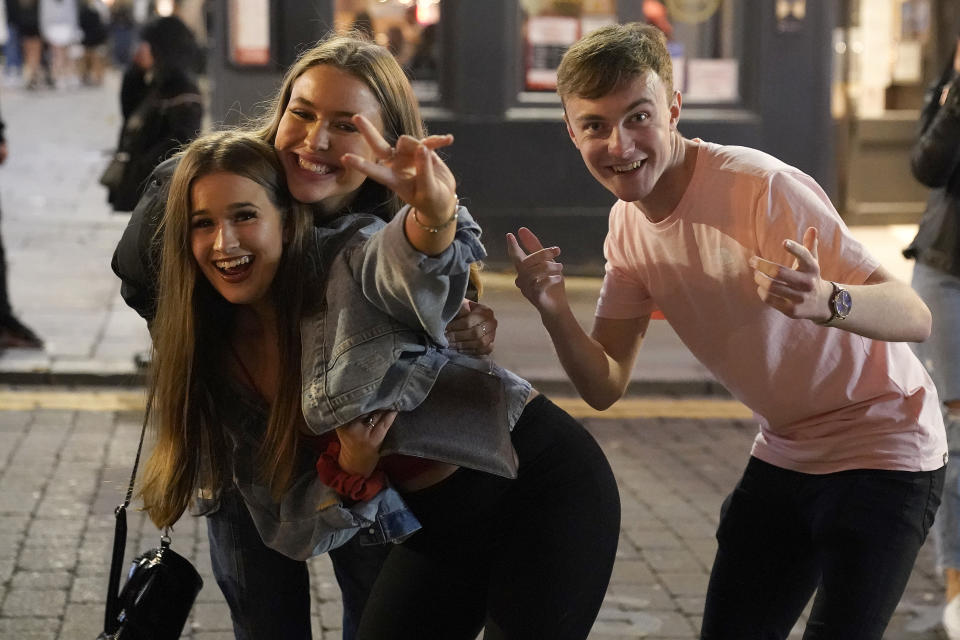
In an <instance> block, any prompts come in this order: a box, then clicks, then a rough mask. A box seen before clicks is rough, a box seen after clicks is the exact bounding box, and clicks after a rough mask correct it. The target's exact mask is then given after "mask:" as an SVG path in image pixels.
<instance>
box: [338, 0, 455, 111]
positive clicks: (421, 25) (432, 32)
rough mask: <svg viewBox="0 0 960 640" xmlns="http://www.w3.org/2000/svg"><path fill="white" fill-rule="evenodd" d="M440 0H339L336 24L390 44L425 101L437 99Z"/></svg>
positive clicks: (387, 44)
mask: <svg viewBox="0 0 960 640" xmlns="http://www.w3.org/2000/svg"><path fill="white" fill-rule="evenodd" d="M439 20H440V0H336V2H335V3H334V25H335V28H336V29H337V30H338V31H347V30H349V29H354V30H357V31H361V32H363V33H366V34H367V35H368V36H369V37H370V38H371V39H372V40H374V41H376V42H377V43H378V44H381V45H383V46H385V47H387V48H388V49H389V50H390V52H391V53H393V55H394V57H395V58H396V59H397V62H399V63H400V65H401V66H402V67H403V68H404V70H406V72H407V74H408V75H409V76H410V79H411V80H412V82H413V89H414V91H415V92H416V94H417V97H418V98H419V99H420V100H421V101H422V102H431V101H434V100H436V99H437V93H438V92H437V79H438V72H439V59H438V53H439V52H438V46H439V42H438V38H437V23H438V22H439Z"/></svg>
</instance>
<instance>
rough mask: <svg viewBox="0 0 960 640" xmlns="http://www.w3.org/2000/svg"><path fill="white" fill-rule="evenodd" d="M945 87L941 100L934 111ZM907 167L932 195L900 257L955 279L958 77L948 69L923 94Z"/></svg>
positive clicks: (959, 209) (959, 267) (958, 261)
mask: <svg viewBox="0 0 960 640" xmlns="http://www.w3.org/2000/svg"><path fill="white" fill-rule="evenodd" d="M948 85H949V87H950V92H949V93H948V95H947V100H946V102H945V103H944V104H943V106H940V95H941V94H942V93H943V88H944V87H945V86H948ZM910 167H911V169H912V170H913V175H914V176H915V177H916V179H917V180H919V181H920V182H921V183H923V184H925V185H926V186H928V187H930V188H931V189H933V191H931V192H930V198H929V200H928V201H927V210H926V211H925V212H924V214H923V218H922V219H921V220H920V228H919V230H918V231H917V236H916V237H915V238H914V239H913V242H911V243H910V246H909V247H907V248H906V249H905V250H904V251H903V255H905V256H906V257H908V258H915V259H916V260H917V261H918V262H922V263H923V264H925V265H928V266H930V267H933V268H936V269H940V270H941V271H944V272H947V273H950V274H953V275H955V276H958V277H960V76H957V74H955V73H954V72H953V68H952V65H951V67H950V68H949V69H948V70H947V71H946V72H944V74H943V76H941V78H940V80H939V81H938V82H936V83H934V84H933V85H931V86H930V88H929V89H928V90H927V95H926V102H925V104H924V108H923V112H922V115H921V118H920V135H919V137H918V139H917V142H916V143H915V144H914V147H913V154H912V156H911V159H910Z"/></svg>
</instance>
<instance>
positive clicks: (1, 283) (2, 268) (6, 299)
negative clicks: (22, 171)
mask: <svg viewBox="0 0 960 640" xmlns="http://www.w3.org/2000/svg"><path fill="white" fill-rule="evenodd" d="M3 130H4V124H3V120H0V164H3V163H4V162H5V161H6V160H7V140H6V138H5V137H4V135H3ZM8 348H19V349H43V340H41V339H40V338H39V337H38V336H37V334H36V333H34V332H33V330H32V329H30V327H28V326H26V325H25V324H23V322H21V321H20V319H19V318H17V317H16V316H15V315H14V314H13V309H12V308H11V306H10V296H9V294H8V292H7V259H6V254H5V252H4V248H3V238H2V237H0V350H3V349H8Z"/></svg>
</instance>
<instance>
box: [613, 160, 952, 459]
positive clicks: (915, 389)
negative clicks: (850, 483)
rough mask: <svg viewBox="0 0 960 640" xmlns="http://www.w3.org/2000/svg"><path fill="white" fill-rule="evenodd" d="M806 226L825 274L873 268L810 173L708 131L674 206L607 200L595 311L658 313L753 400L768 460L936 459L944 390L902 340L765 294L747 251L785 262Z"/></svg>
mask: <svg viewBox="0 0 960 640" xmlns="http://www.w3.org/2000/svg"><path fill="white" fill-rule="evenodd" d="M811 226H813V227H816V228H817V230H818V231H819V238H820V242H819V256H820V268H821V273H822V276H823V277H824V278H826V279H828V280H834V281H837V282H840V283H847V284H862V283H863V282H864V281H865V280H866V279H867V277H868V276H870V274H871V273H873V271H874V270H875V269H876V268H877V267H878V266H879V264H878V262H877V261H876V260H875V259H874V258H873V257H872V256H870V255H869V254H868V253H867V251H866V249H864V247H863V246H862V245H861V244H860V243H858V242H857V241H856V240H855V239H854V238H853V237H852V236H851V235H850V232H849V230H848V229H847V227H846V225H844V223H843V221H842V220H841V219H840V216H839V215H838V214H837V212H836V210H835V209H834V208H833V205H832V204H831V203H830V200H829V199H828V198H827V196H826V194H825V193H824V192H823V190H822V189H821V188H820V187H819V185H817V183H816V182H814V180H813V179H812V178H810V177H809V176H807V175H806V174H804V173H802V172H801V171H799V170H797V169H795V168H793V167H790V166H788V165H786V164H784V163H782V162H780V161H779V160H777V159H776V158H773V157H771V156H769V155H767V154H765V153H762V152H760V151H756V150H754V149H747V148H745V147H732V146H720V145H716V144H711V143H707V142H700V146H699V150H698V155H697V164H696V168H695V170H694V173H693V177H692V179H691V182H690V185H689V187H688V188H687V190H686V193H685V194H684V195H683V198H682V199H681V200H680V203H679V204H678V205H677V208H676V209H675V210H674V211H673V213H671V214H670V216H669V217H667V218H666V219H664V220H662V221H660V222H657V223H653V222H650V221H649V220H648V219H647V218H646V216H645V215H644V214H643V212H641V211H640V210H639V209H638V208H637V207H636V206H634V205H633V204H631V203H628V202H623V201H620V202H617V203H616V204H615V205H614V206H613V209H612V210H611V211H610V230H609V233H608V235H607V240H606V244H605V247H604V253H605V255H606V259H607V266H606V277H605V278H604V281H603V289H602V291H601V293H600V300H599V303H598V305H597V316H598V317H601V318H610V319H628V318H637V317H642V316H645V315H647V314H650V313H651V312H652V311H654V310H655V309H659V310H660V311H662V312H663V314H664V316H665V317H666V319H667V320H668V321H669V322H670V325H671V326H672V327H673V329H674V330H675V331H676V332H677V335H679V336H680V338H681V339H682V340H683V342H684V344H686V345H687V347H688V348H689V349H690V351H691V352H692V353H693V354H694V355H695V356H696V357H697V358H698V359H699V360H700V361H701V362H702V363H703V364H704V365H705V366H706V367H707V368H709V369H710V371H712V372H713V374H714V375H715V376H716V377H717V379H718V380H719V381H720V382H721V383H722V384H723V385H724V386H726V387H727V389H729V390H730V392H731V393H732V394H733V395H734V396H735V397H736V398H738V399H739V400H740V401H741V402H743V403H744V404H746V405H747V406H748V407H750V409H752V410H753V411H754V413H755V415H756V416H757V418H758V420H759V421H760V431H759V433H758V434H757V437H756V439H755V441H754V445H753V451H752V454H753V455H754V456H756V457H758V458H760V459H761V460H764V461H766V462H769V463H770V464H773V465H776V466H778V467H782V468H786V469H791V470H794V471H799V472H802V473H818V474H819V473H832V472H835V471H843V470H846V469H898V470H906V471H930V470H934V469H938V468H940V467H941V466H943V464H944V462H945V459H946V453H947V444H946V435H945V433H944V428H943V419H942V417H941V414H940V407H939V401H938V399H937V394H936V391H935V389H934V386H933V383H932V381H931V380H930V376H928V375H927V372H926V371H925V370H924V368H923V366H922V365H921V364H920V362H919V360H917V358H916V357H915V356H914V355H913V353H912V352H911V351H910V348H909V347H908V346H907V344H906V343H901V342H882V341H878V340H870V339H867V338H863V337H861V336H858V335H855V334H852V333H850V332H848V331H843V330H841V329H836V328H825V327H821V326H818V325H817V324H815V323H813V322H810V321H808V320H793V319H791V318H788V317H787V316H785V315H783V314H782V313H780V312H779V311H777V310H776V309H774V308H772V307H769V306H767V305H765V304H764V303H763V302H762V301H761V300H760V298H759V297H758V296H757V293H756V285H755V284H754V282H753V271H752V269H751V268H750V266H749V264H748V262H747V261H748V260H749V259H750V257H751V256H752V255H754V254H756V255H759V256H760V257H763V258H766V259H767V260H772V261H774V262H777V263H779V264H783V265H788V266H789V265H791V264H792V263H793V257H792V256H791V255H790V254H789V253H787V251H786V250H785V249H784V248H783V241H784V240H785V239H787V238H792V239H794V240H796V241H797V242H800V241H802V237H803V232H804V230H805V229H806V228H807V227H811ZM854 305H856V299H854ZM890 313H897V310H896V309H891V310H890Z"/></svg>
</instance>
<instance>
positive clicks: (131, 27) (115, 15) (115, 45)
mask: <svg viewBox="0 0 960 640" xmlns="http://www.w3.org/2000/svg"><path fill="white" fill-rule="evenodd" d="M136 31H137V25H136V21H135V20H134V18H133V3H132V2H131V1H130V0H114V2H113V4H112V5H110V40H111V45H110V55H111V57H112V58H113V63H114V64H115V65H117V66H118V67H121V68H125V67H126V66H127V65H129V64H130V61H131V59H132V55H133V41H134V38H135V36H136Z"/></svg>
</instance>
